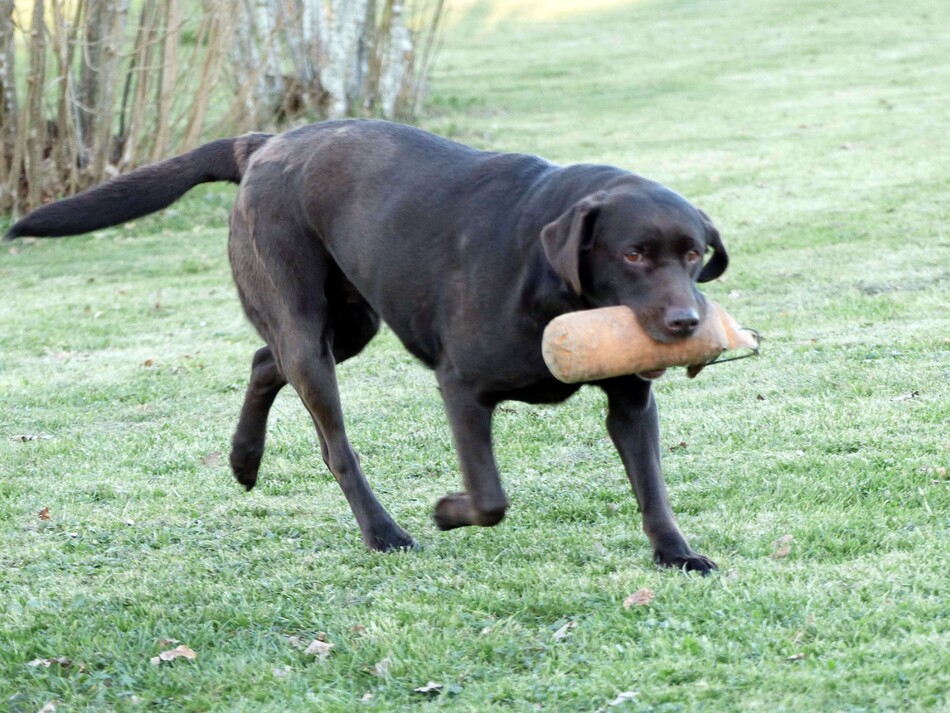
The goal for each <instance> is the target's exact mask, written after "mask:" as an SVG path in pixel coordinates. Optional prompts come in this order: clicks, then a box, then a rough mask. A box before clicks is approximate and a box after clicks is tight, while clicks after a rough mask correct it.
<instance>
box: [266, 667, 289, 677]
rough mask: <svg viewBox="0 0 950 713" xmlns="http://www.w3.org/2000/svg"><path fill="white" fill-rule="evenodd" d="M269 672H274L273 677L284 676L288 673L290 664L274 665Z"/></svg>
mask: <svg viewBox="0 0 950 713" xmlns="http://www.w3.org/2000/svg"><path fill="white" fill-rule="evenodd" d="M271 673H273V674H274V678H284V677H285V676H286V675H287V674H288V673H290V666H276V667H275V668H274V670H273V671H272V672H271Z"/></svg>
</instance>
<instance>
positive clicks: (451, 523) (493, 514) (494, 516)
mask: <svg viewBox="0 0 950 713" xmlns="http://www.w3.org/2000/svg"><path fill="white" fill-rule="evenodd" d="M507 509H508V503H507V501H504V502H501V503H499V504H498V505H497V506H496V507H491V508H485V509H483V510H479V509H477V508H476V507H475V506H474V505H473V504H472V498H471V496H469V494H468V493H449V494H448V495H446V496H444V497H442V498H440V499H439V502H437V503H436V504H435V510H434V511H433V512H432V519H433V520H435V524H436V526H437V527H438V528H439V529H440V530H453V529H455V528H456V527H466V526H467V525H479V526H481V527H493V526H495V525H497V524H498V523H499V522H501V521H502V520H503V519H504V518H505V511H506V510H507Z"/></svg>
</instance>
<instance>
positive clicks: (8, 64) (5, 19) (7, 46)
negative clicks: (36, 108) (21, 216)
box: [0, 0, 19, 209]
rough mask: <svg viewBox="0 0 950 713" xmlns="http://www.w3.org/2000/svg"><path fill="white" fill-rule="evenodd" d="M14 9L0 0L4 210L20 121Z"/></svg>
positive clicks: (0, 198)
mask: <svg viewBox="0 0 950 713" xmlns="http://www.w3.org/2000/svg"><path fill="white" fill-rule="evenodd" d="M14 9H15V8H14V2H13V0H0V209H2V208H3V207H4V206H5V205H6V204H7V202H8V199H7V198H6V196H5V195H4V194H5V193H6V190H7V185H8V177H9V175H10V170H11V168H12V167H11V165H10V164H11V161H12V160H13V144H14V142H15V141H16V136H17V125H18V119H19V117H18V114H19V110H18V108H17V92H16V75H15V72H14V70H15V65H14V57H15V52H14V46H13V38H14V36H15V34H14V30H15V27H14V25H13V11H14Z"/></svg>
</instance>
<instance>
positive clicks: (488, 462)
mask: <svg viewBox="0 0 950 713" xmlns="http://www.w3.org/2000/svg"><path fill="white" fill-rule="evenodd" d="M447 372H448V370H439V371H438V372H437V376H438V379H439V386H440V387H441V389H442V400H443V402H444V403H445V412H446V414H447V415H448V418H449V425H450V426H451V428H452V435H453V437H454V438H455V449H456V451H457V452H458V456H459V463H460V465H461V467H462V478H463V481H464V483H465V492H461V493H450V494H448V495H446V496H445V497H443V498H441V499H440V500H439V502H438V503H436V506H435V512H434V513H433V518H434V519H435V523H436V525H438V526H439V529H442V530H451V529H453V528H456V527H464V526H465V525H483V526H491V525H497V524H498V523H499V522H501V520H502V518H504V516H505V511H506V510H507V509H508V498H507V497H505V491H504V490H503V489H502V487H501V479H500V478H499V476H498V466H497V465H496V464H495V455H494V453H493V452H492V440H491V420H492V413H493V412H494V410H495V402H493V401H491V400H490V399H487V398H486V397H485V396H484V395H482V394H480V393H479V391H478V389H477V388H476V387H475V386H473V385H472V384H469V383H466V382H464V381H462V380H460V379H458V378H457V377H456V376H455V375H454V374H452V373H447Z"/></svg>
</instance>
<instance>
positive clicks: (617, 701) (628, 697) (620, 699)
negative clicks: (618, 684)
mask: <svg viewBox="0 0 950 713" xmlns="http://www.w3.org/2000/svg"><path fill="white" fill-rule="evenodd" d="M639 695H640V693H639V691H624V692H623V693H618V694H617V697H616V698H614V699H613V700H612V701H611V702H610V703H608V704H607V705H608V706H611V707H612V706H619V705H621V704H623V703H626V702H627V701H633V700H636V698H637V696H639Z"/></svg>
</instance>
